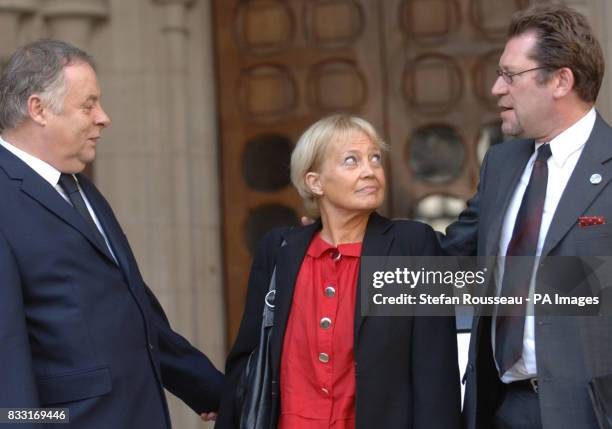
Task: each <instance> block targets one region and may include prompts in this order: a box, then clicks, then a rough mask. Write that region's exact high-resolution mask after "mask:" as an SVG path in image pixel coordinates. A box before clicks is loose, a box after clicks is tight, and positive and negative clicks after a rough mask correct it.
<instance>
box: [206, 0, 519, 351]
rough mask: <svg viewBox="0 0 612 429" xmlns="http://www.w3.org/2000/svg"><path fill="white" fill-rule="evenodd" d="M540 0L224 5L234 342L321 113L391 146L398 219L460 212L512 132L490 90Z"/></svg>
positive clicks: (294, 211) (219, 28)
mask: <svg viewBox="0 0 612 429" xmlns="http://www.w3.org/2000/svg"><path fill="white" fill-rule="evenodd" d="M527 2H528V1H527V0H282V1H281V0H215V2H214V5H215V25H216V28H215V32H216V41H217V50H216V51H217V69H218V77H219V82H220V83H219V111H220V145H221V163H222V172H223V219H224V242H225V258H224V259H225V262H224V264H225V283H226V290H227V314H228V334H229V335H228V336H229V341H230V343H231V342H232V340H233V338H234V335H235V333H236V331H237V328H238V323H239V321H240V318H241V315H242V310H243V305H244V299H245V294H246V289H245V288H246V282H247V276H248V272H249V268H250V264H251V257H252V254H253V252H254V249H255V247H256V245H257V242H258V240H259V239H260V238H261V236H262V234H264V233H265V232H266V231H267V230H269V229H270V228H272V227H274V226H276V225H287V224H292V223H297V221H298V216H300V215H301V214H302V213H303V212H304V211H303V209H302V203H301V200H300V199H299V197H298V196H297V193H296V192H295V191H294V190H293V188H292V187H291V185H290V183H289V157H290V152H291V150H292V148H293V145H294V144H295V141H296V140H297V138H298V137H299V136H300V134H301V133H302V132H303V131H304V130H305V129H306V128H307V127H308V126H309V125H311V124H312V123H313V122H314V121H316V120H317V119H319V118H320V117H322V116H325V115H327V114H329V113H332V112H337V111H345V112H352V113H355V114H357V115H360V116H363V117H365V118H366V119H368V120H369V121H370V122H372V123H373V124H374V126H375V127H376V128H377V129H378V130H379V131H380V132H381V133H382V134H383V136H384V138H385V140H386V141H387V142H388V143H389V144H390V146H391V154H390V156H389V157H388V159H389V160H388V167H390V168H389V169H388V173H387V176H388V188H389V189H388V196H387V202H386V206H385V207H384V210H383V212H384V213H385V214H387V215H391V216H395V217H415V218H417V219H421V220H424V221H427V222H429V223H431V224H432V225H434V226H435V227H437V228H443V227H444V226H445V224H446V223H447V222H448V221H449V220H452V219H453V218H455V217H456V215H457V214H458V213H459V211H460V210H461V209H462V208H463V205H464V201H465V199H466V198H468V197H470V196H471V195H472V194H473V192H474V190H475V186H476V181H477V176H478V169H479V165H480V162H481V161H482V156H483V154H484V152H485V151H486V149H487V148H488V147H489V146H490V145H491V144H495V143H498V142H500V141H502V140H503V136H502V134H501V132H500V129H499V128H500V122H499V115H498V112H497V109H496V100H495V99H494V98H493V97H492V96H491V94H490V88H491V86H492V84H493V82H494V80H495V78H496V75H495V70H496V67H497V63H498V60H499V55H500V53H501V50H502V48H503V43H504V36H505V31H506V26H507V23H508V20H509V17H510V15H511V13H512V12H514V11H515V10H517V9H519V8H520V7H523V6H525V5H526V3H527Z"/></svg>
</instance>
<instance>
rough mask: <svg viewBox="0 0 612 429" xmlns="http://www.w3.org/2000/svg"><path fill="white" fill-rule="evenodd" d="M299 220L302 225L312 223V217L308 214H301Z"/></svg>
mask: <svg viewBox="0 0 612 429" xmlns="http://www.w3.org/2000/svg"><path fill="white" fill-rule="evenodd" d="M300 222H301V223H302V225H303V226H308V225H312V224H313V223H314V219H313V218H311V217H308V216H302V217H301V218H300Z"/></svg>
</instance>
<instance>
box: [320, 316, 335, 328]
mask: <svg viewBox="0 0 612 429" xmlns="http://www.w3.org/2000/svg"><path fill="white" fill-rule="evenodd" d="M331 325H332V321H331V319H330V318H329V317H324V318H322V319H321V321H320V322H319V326H321V328H323V329H327V328H329V327H330V326H331Z"/></svg>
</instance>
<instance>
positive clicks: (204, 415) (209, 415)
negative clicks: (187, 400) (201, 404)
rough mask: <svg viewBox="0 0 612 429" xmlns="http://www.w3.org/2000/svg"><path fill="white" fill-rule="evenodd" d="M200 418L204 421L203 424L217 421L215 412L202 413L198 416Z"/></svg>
mask: <svg viewBox="0 0 612 429" xmlns="http://www.w3.org/2000/svg"><path fill="white" fill-rule="evenodd" d="M200 418H201V419H202V420H204V421H205V422H212V421H215V420H217V413H215V412H210V413H202V414H200Z"/></svg>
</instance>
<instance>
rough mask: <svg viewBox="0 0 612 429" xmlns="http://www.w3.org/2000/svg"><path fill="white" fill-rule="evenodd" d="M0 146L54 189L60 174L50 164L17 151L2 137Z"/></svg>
mask: <svg viewBox="0 0 612 429" xmlns="http://www.w3.org/2000/svg"><path fill="white" fill-rule="evenodd" d="M0 145H2V147H4V148H5V149H6V150H8V151H9V152H11V153H12V154H13V155H15V156H16V157H17V158H19V159H20V160H22V161H23V162H25V163H26V164H27V165H28V166H29V167H30V168H31V169H32V170H34V171H35V172H37V173H38V174H39V175H40V176H42V178H43V179H45V180H46V181H47V182H49V183H50V184H51V186H53V187H55V185H57V182H58V181H59V178H60V176H61V174H62V173H60V171H59V170H57V169H56V168H55V167H53V166H52V165H50V164H47V163H46V162H45V161H43V160H42V159H40V158H36V157H35V156H34V155H30V154H29V153H27V152H25V151H23V150H21V149H19V148H18V147H16V146H13V145H12V144H10V143H9V142H7V141H6V140H4V139H3V138H2V137H0Z"/></svg>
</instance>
